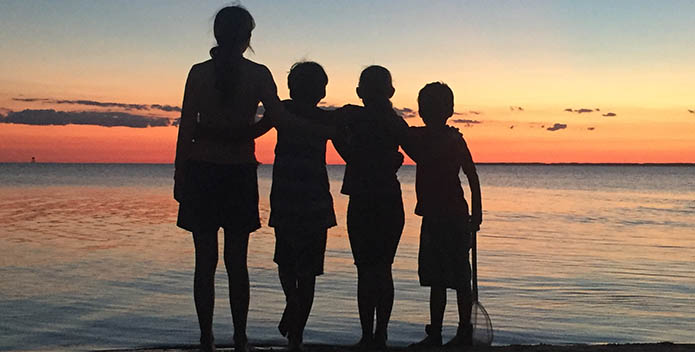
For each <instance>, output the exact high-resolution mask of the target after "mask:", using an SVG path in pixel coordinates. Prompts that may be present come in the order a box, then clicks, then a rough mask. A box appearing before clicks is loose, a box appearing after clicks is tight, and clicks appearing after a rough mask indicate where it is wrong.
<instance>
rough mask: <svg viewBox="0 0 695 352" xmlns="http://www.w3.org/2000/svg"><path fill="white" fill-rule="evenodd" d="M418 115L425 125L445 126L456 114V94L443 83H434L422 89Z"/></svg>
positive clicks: (418, 101)
mask: <svg viewBox="0 0 695 352" xmlns="http://www.w3.org/2000/svg"><path fill="white" fill-rule="evenodd" d="M417 103H418V113H419V114H420V117H421V118H422V121H424V122H425V125H428V126H429V125H443V124H446V120H447V119H448V118H449V117H451V115H453V114H454V92H452V91H451V89H450V88H449V86H447V85H446V84H444V83H441V82H432V83H429V84H427V85H426V86H425V87H424V88H422V89H420V93H419V94H418V96H417Z"/></svg>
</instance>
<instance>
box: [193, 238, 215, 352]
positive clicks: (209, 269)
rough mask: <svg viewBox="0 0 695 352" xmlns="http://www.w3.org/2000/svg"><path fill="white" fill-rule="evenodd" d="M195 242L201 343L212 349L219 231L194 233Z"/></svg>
mask: <svg viewBox="0 0 695 352" xmlns="http://www.w3.org/2000/svg"><path fill="white" fill-rule="evenodd" d="M193 242H194V244H195V274H194V279H193V299H194V301H195V310H196V313H198V324H199V325H200V343H201V345H202V346H201V347H202V348H203V349H208V350H212V349H213V348H214V345H213V343H214V342H213V340H214V337H213V334H212V313H213V309H214V306H215V269H216V268H217V260H218V255H217V231H214V232H212V231H210V232H195V233H193Z"/></svg>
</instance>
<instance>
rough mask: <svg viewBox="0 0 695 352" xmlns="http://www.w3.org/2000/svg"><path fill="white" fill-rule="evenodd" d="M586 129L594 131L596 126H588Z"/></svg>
mask: <svg viewBox="0 0 695 352" xmlns="http://www.w3.org/2000/svg"><path fill="white" fill-rule="evenodd" d="M586 129H587V130H589V131H593V130H595V129H596V127H587V128H586Z"/></svg>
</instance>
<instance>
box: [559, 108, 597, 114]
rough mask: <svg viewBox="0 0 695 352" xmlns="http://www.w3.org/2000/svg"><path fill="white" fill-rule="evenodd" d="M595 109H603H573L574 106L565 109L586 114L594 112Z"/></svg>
mask: <svg viewBox="0 0 695 352" xmlns="http://www.w3.org/2000/svg"><path fill="white" fill-rule="evenodd" d="M594 110H596V111H601V109H599V108H596V109H587V108H581V109H572V108H567V109H565V110H564V111H566V112H576V113H577V114H586V113H590V112H594Z"/></svg>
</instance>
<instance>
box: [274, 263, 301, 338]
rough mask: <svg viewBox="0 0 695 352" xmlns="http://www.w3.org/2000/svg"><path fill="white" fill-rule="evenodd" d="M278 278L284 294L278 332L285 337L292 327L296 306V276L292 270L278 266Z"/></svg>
mask: <svg viewBox="0 0 695 352" xmlns="http://www.w3.org/2000/svg"><path fill="white" fill-rule="evenodd" d="M278 276H279V277H280V284H281V285H282V291H283V292H284V293H285V310H284V311H283V312H282V318H281V319H280V324H278V330H280V334H282V336H287V333H288V332H289V330H290V328H291V327H292V326H294V325H295V324H294V316H295V315H296V314H295V311H296V306H297V276H296V275H295V273H294V270H290V269H287V268H285V267H282V266H278Z"/></svg>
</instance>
